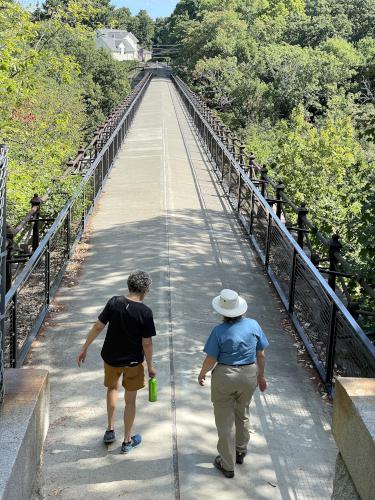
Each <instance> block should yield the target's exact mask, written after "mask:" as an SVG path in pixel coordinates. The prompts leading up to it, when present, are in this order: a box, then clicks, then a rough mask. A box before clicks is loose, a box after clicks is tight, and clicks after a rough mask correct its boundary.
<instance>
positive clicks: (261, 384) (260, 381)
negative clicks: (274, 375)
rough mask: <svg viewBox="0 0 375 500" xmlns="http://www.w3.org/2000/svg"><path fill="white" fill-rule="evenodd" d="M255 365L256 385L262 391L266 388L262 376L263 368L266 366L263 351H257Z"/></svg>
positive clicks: (265, 382)
mask: <svg viewBox="0 0 375 500" xmlns="http://www.w3.org/2000/svg"><path fill="white" fill-rule="evenodd" d="M257 366H258V386H259V389H260V390H261V391H262V392H264V391H265V390H266V389H267V381H266V379H265V378H264V368H265V366H266V355H265V353H264V351H257Z"/></svg>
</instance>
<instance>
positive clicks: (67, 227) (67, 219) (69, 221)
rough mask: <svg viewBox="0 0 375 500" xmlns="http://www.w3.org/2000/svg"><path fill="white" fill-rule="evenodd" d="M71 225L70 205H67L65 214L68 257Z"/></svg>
mask: <svg viewBox="0 0 375 500" xmlns="http://www.w3.org/2000/svg"><path fill="white" fill-rule="evenodd" d="M71 226H72V207H71V206H70V207H69V210H68V213H67V215H66V256H67V258H68V259H69V258H70V245H71V234H70V233H71Z"/></svg>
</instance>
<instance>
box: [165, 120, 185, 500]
mask: <svg viewBox="0 0 375 500" xmlns="http://www.w3.org/2000/svg"><path fill="white" fill-rule="evenodd" d="M165 138H166V126H165V122H164V117H163V126H162V141H163V160H162V163H163V190H164V222H165V224H164V227H165V242H166V247H167V251H166V260H167V262H166V284H167V303H168V349H169V373H170V385H171V418H172V448H173V458H172V460H173V480H174V481H173V482H174V496H175V500H180V496H181V495H180V474H179V465H178V440H177V409H176V379H175V366H174V346H173V322H172V293H171V263H170V235H169V203H168V187H169V186H168V177H167V162H168V159H167V148H166V142H165Z"/></svg>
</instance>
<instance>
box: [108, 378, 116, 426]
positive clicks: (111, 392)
mask: <svg viewBox="0 0 375 500" xmlns="http://www.w3.org/2000/svg"><path fill="white" fill-rule="evenodd" d="M117 395H118V390H117V387H113V388H111V389H107V416H108V429H107V430H109V431H112V430H113V429H114V428H115V427H114V425H115V410H116V404H117Z"/></svg>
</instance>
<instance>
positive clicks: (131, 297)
mask: <svg viewBox="0 0 375 500" xmlns="http://www.w3.org/2000/svg"><path fill="white" fill-rule="evenodd" d="M150 285H151V279H150V277H149V275H148V274H147V273H145V272H143V271H136V272H134V273H132V274H131V275H130V276H129V278H128V289H129V294H128V295H127V297H124V296H123V295H122V296H115V297H112V298H111V299H110V300H109V301H108V302H107V304H106V306H105V308H104V309H103V311H102V312H101V313H100V314H99V317H98V320H97V321H96V323H95V325H94V326H93V327H92V328H91V330H90V332H89V334H88V336H87V339H86V342H85V343H84V345H83V347H82V350H81V352H80V353H79V355H78V358H77V362H78V366H81V363H83V362H84V361H85V359H86V355H87V350H88V348H89V346H90V344H91V343H92V342H93V341H94V340H95V339H96V337H97V336H98V335H99V334H100V332H102V330H103V329H104V327H105V325H106V324H107V323H108V330H107V334H106V337H105V340H104V344H103V348H102V351H101V356H102V358H103V361H104V385H105V387H107V414H108V429H107V430H106V432H105V434H104V442H105V443H107V444H109V443H113V442H114V441H115V439H116V438H115V430H114V416H115V409H116V403H117V395H118V382H119V379H120V377H121V376H122V385H123V386H124V388H125V411H124V440H123V443H122V445H121V451H122V453H128V452H129V451H131V450H132V449H133V448H134V447H135V446H137V445H138V444H140V442H141V441H142V437H141V436H140V434H135V435H133V436H132V435H131V431H132V427H133V423H134V418H135V401H136V398H137V391H138V390H139V389H142V388H143V387H144V386H145V377H144V367H143V361H144V358H146V363H147V368H148V374H149V377H155V376H156V370H155V368H154V367H153V364H152V350H153V349H152V337H153V336H154V335H156V331H155V325H154V319H153V315H152V311H151V309H150V308H149V307H147V306H146V305H145V304H143V302H142V301H143V299H144V297H145V296H146V294H147V293H148V292H149V290H150Z"/></svg>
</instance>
